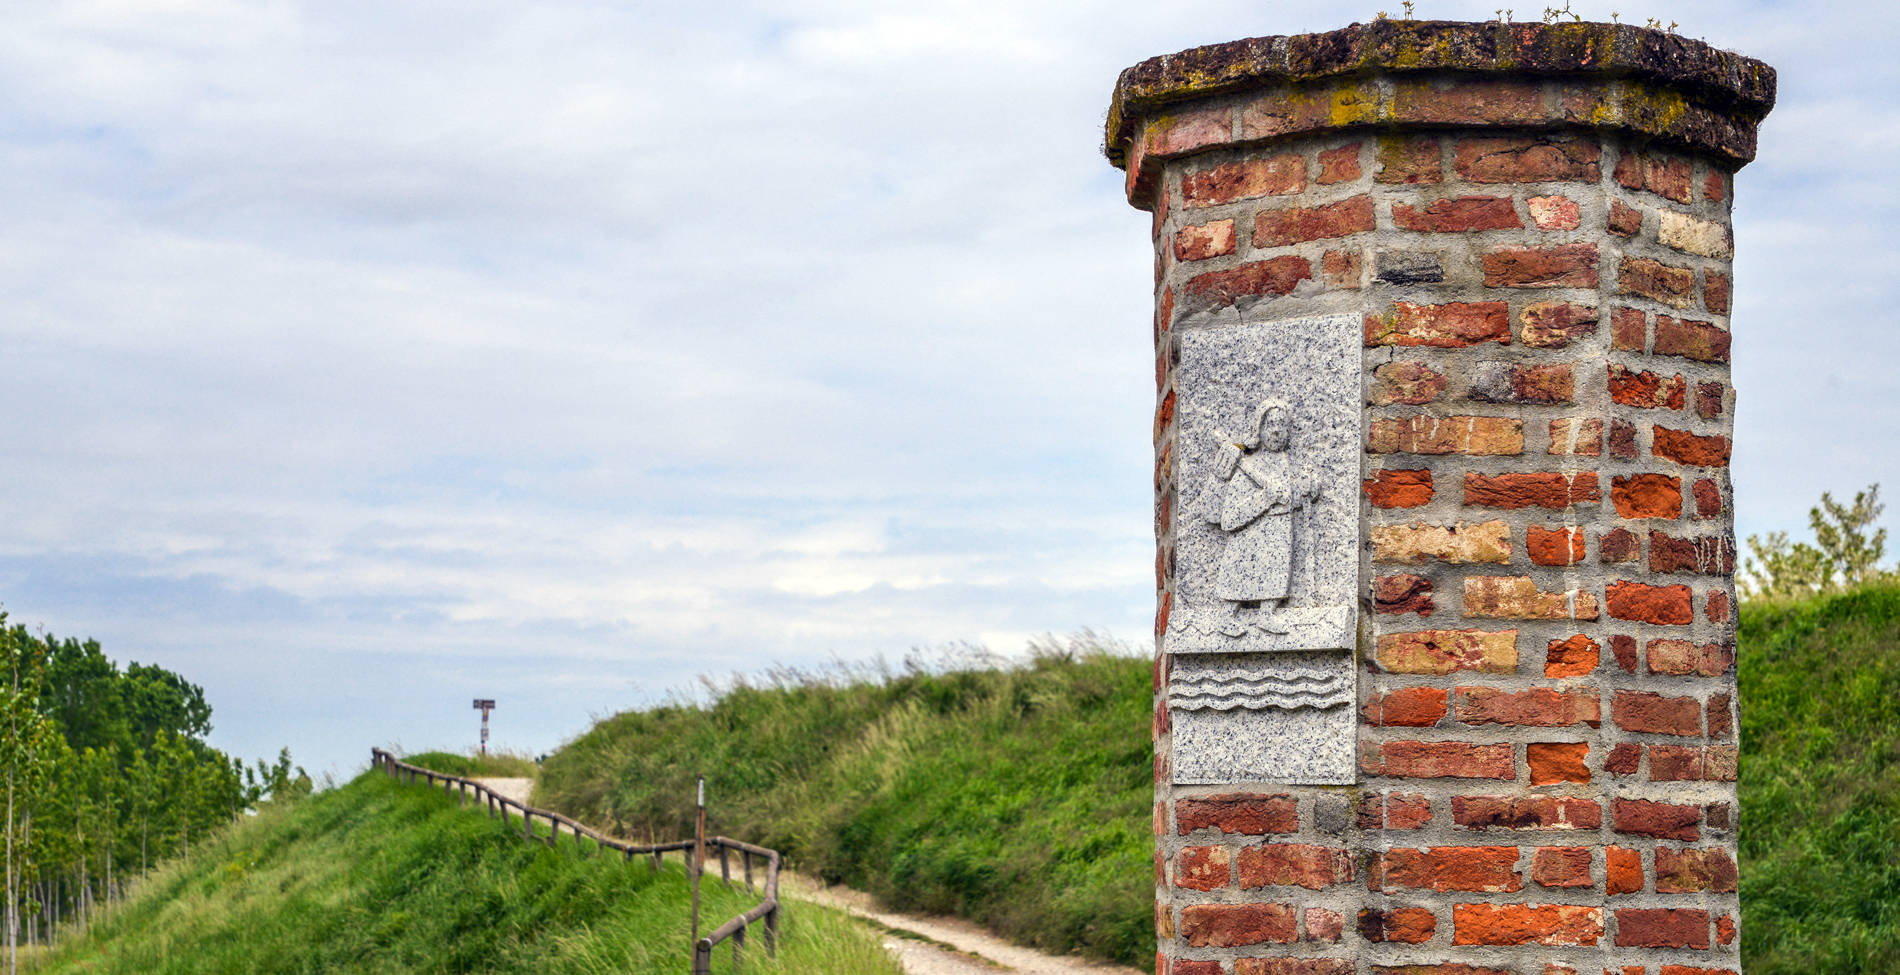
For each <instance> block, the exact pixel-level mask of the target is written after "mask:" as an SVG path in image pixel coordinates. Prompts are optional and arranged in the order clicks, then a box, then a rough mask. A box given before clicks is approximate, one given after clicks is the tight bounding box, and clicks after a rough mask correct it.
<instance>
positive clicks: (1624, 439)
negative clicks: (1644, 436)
mask: <svg viewBox="0 0 1900 975" xmlns="http://www.w3.org/2000/svg"><path fill="white" fill-rule="evenodd" d="M1610 456H1611V457H1615V458H1617V459H1618V460H1635V459H1636V428H1635V427H1634V426H1632V425H1630V424H1629V423H1628V422H1626V421H1623V420H1611V421H1610Z"/></svg>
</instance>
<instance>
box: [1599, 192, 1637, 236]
mask: <svg viewBox="0 0 1900 975" xmlns="http://www.w3.org/2000/svg"><path fill="white" fill-rule="evenodd" d="M1604 226H1605V229H1607V230H1609V232H1610V233H1613V234H1615V235H1617V236H1618V237H1634V236H1636V235H1637V234H1638V233H1640V232H1642V229H1643V211H1641V210H1638V209H1636V208H1635V207H1633V206H1630V205H1629V204H1626V203H1624V202H1623V201H1621V200H1611V201H1610V216H1609V219H1607V220H1606V221H1604Z"/></svg>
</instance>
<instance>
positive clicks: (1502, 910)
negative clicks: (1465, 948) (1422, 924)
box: [1451, 904, 1603, 945]
mask: <svg viewBox="0 0 1900 975" xmlns="http://www.w3.org/2000/svg"><path fill="white" fill-rule="evenodd" d="M1451 919H1452V920H1451V923H1452V938H1451V943H1452V944H1454V945H1529V944H1538V945H1594V944H1596V943H1597V939H1598V938H1601V937H1602V936H1603V909H1602V908H1600V907H1580V906H1574V905H1570V904H1455V905H1453V906H1452V909H1451Z"/></svg>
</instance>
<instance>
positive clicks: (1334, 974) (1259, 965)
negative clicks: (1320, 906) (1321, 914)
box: [1234, 912, 1353, 975]
mask: <svg viewBox="0 0 1900 975" xmlns="http://www.w3.org/2000/svg"><path fill="white" fill-rule="evenodd" d="M1309 913H1310V912H1309ZM1335 940H1337V939H1335ZM1352 973H1353V962H1352V959H1350V958H1237V959H1235V960H1234V975H1352Z"/></svg>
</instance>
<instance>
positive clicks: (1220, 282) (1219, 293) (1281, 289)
mask: <svg viewBox="0 0 1900 975" xmlns="http://www.w3.org/2000/svg"><path fill="white" fill-rule="evenodd" d="M1312 276H1313V265H1312V264H1311V263H1310V262H1309V261H1307V259H1306V258H1304V257H1295V256H1292V255H1286V256H1283V257H1275V258H1271V259H1268V260H1265V261H1255V262H1253V263H1251V264H1242V265H1240V266H1239V267H1236V268H1230V269H1228V270H1225V271H1209V272H1208V273H1206V274H1200V275H1196V276H1194V277H1192V278H1189V279H1188V283H1187V284H1186V285H1185V286H1184V287H1183V288H1182V289H1181V294H1182V298H1183V300H1185V301H1188V302H1189V303H1190V304H1193V305H1194V306H1196V307H1203V308H1218V307H1223V306H1226V305H1231V304H1233V303H1234V302H1236V301H1238V300H1240V299H1241V298H1248V297H1256V296H1261V295H1285V294H1291V293H1292V291H1293V289H1294V288H1295V287H1296V286H1298V285H1299V283H1300V282H1301V281H1305V280H1307V279H1309V278H1311V277H1312Z"/></svg>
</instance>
